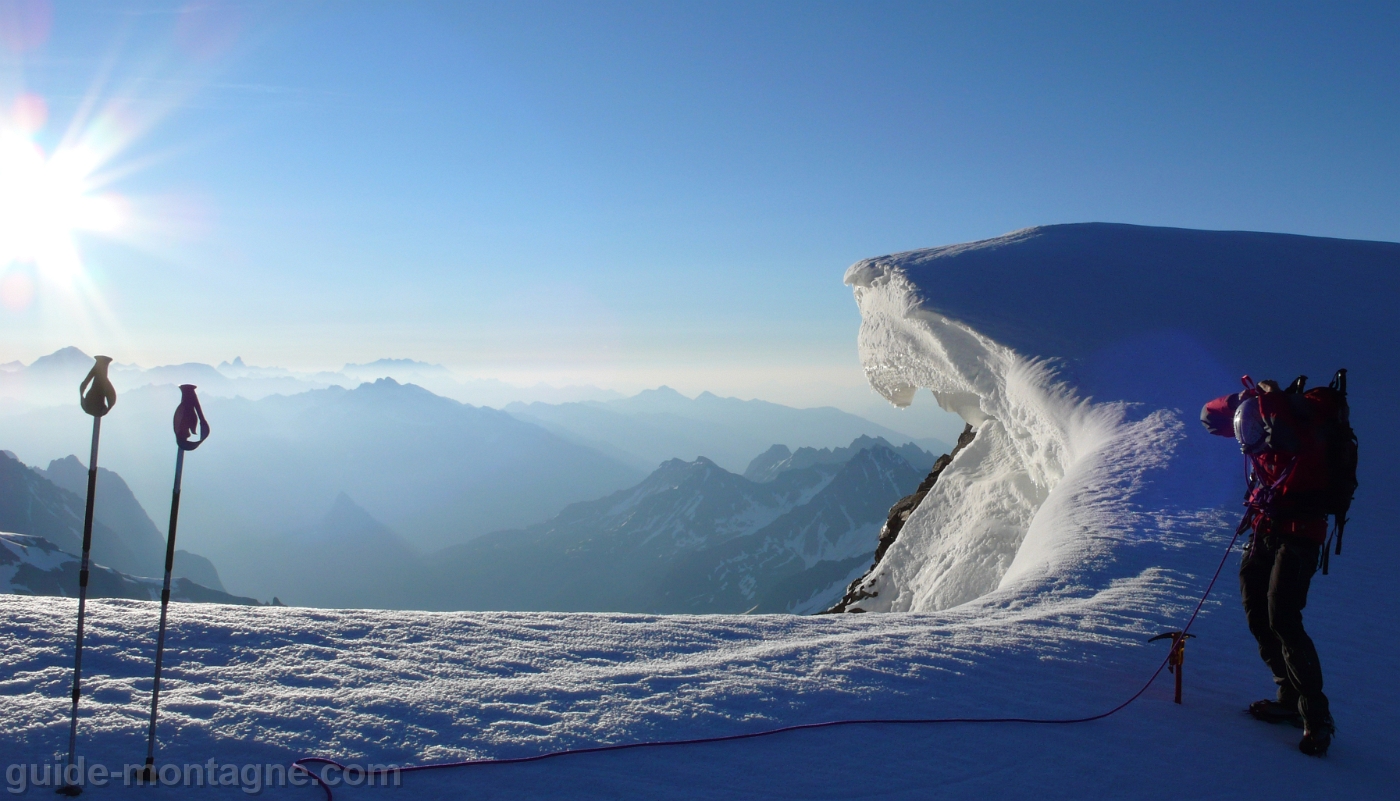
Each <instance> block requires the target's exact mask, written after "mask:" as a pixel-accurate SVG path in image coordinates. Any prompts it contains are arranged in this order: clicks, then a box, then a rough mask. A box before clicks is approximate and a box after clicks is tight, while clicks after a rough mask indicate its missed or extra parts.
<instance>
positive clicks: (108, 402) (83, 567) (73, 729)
mask: <svg viewBox="0 0 1400 801" xmlns="http://www.w3.org/2000/svg"><path fill="white" fill-rule="evenodd" d="M111 363H112V359H111V357H108V356H98V357H96V360H95V363H94V364H93V365H92V369H91V370H89V371H88V374H87V377H86V378H84V379H83V383H82V384H79V385H78V402H79V405H81V406H82V407H83V411H85V412H87V413H88V414H90V415H92V451H91V453H89V454H88V481H87V508H86V510H84V512H83V555H82V562H81V563H80V564H79V567H78V636H77V638H76V642H75V644H74V647H73V708H72V712H71V713H70V714H69V717H68V761H67V762H66V763H64V768H63V779H62V781H61V786H60V787H59V788H58V792H59V793H60V794H62V795H68V796H76V795H79V794H80V793H82V792H83V788H82V786H81V785H82V781H83V779H82V776H79V777H77V779H76V780H75V781H72V782H70V781H68V774H69V773H70V772H71V771H72V770H74V769H75V768H76V762H75V761H74V759H75V757H76V755H77V750H78V698H80V697H81V696H82V681H83V621H84V617H85V616H86V614H87V587H88V561H89V556H90V555H91V552H92V513H93V509H94V504H95V503H96V501H97V441H98V439H99V438H100V437H101V436H102V416H103V415H105V414H106V413H107V412H110V411H111V410H112V407H113V406H115V405H116V403H117V390H116V389H115V388H113V387H112V382H111V381H109V380H108V379H107V367H108V365H110V364H111Z"/></svg>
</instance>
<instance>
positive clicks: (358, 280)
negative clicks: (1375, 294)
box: [0, 0, 1400, 408]
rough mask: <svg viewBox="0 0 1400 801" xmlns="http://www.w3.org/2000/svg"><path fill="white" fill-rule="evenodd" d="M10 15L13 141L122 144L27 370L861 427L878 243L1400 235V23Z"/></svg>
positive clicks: (450, 11)
mask: <svg viewBox="0 0 1400 801" xmlns="http://www.w3.org/2000/svg"><path fill="white" fill-rule="evenodd" d="M4 5H5V6H6V10H5V11H4V12H3V13H4V14H6V15H8V16H6V17H0V19H2V20H5V23H4V24H3V25H0V27H8V32H7V33H5V35H3V36H0V109H3V110H5V114H7V115H8V116H7V117H6V119H7V120H8V124H10V125H11V127H14V125H15V124H17V123H16V122H15V121H16V120H18V119H20V118H21V117H23V114H21V113H20V112H17V111H15V110H14V109H15V108H16V105H15V104H16V102H17V101H18V100H20V99H22V98H30V101H27V102H30V104H31V105H30V106H25V107H24V108H32V98H35V97H37V98H41V99H42V101H43V104H44V106H45V107H46V108H47V115H46V121H45V122H44V124H43V126H42V127H40V128H37V129H33V124H32V123H31V124H30V129H26V130H27V131H28V134H27V135H29V136H30V137H31V138H32V140H33V141H34V142H36V143H38V144H39V145H40V146H41V148H42V149H43V152H44V153H45V154H46V155H49V156H52V155H53V154H54V153H55V152H57V151H58V150H60V149H61V143H62V141H63V138H64V136H65V134H66V135H68V137H69V138H68V140H67V141H69V142H70V143H71V142H72V141H75V135H77V136H76V139H83V138H84V137H85V136H86V137H87V139H88V140H90V141H104V142H107V143H108V145H107V146H106V147H105V148H99V149H100V150H101V152H102V154H103V162H102V164H101V165H100V166H99V167H98V168H97V172H96V175H97V176H98V177H100V178H101V179H102V180H101V181H100V182H99V183H100V185H99V186H96V187H94V188H93V191H94V192H95V193H104V194H105V195H110V196H112V198H114V199H113V200H112V202H114V203H116V204H117V205H116V206H115V207H116V208H118V209H119V211H120V215H119V219H118V218H114V219H118V222H116V223H113V224H112V226H111V229H112V230H107V231H106V232H105V233H94V232H87V231H84V232H80V233H78V234H76V241H77V243H78V251H79V253H80V256H81V270H82V273H81V275H79V276H78V277H76V278H74V277H73V276H71V275H69V276H67V277H65V278H63V279H62V280H57V279H53V280H51V277H47V276H46V275H45V269H46V268H45V267H44V266H43V265H42V264H39V263H38V262H36V261H35V260H34V259H32V258H28V260H26V258H27V257H23V256H21V257H18V258H11V259H10V260H9V262H8V263H7V264H5V265H0V270H4V276H3V277H2V278H0V281H3V282H4V283H3V284H0V287H3V292H0V294H2V295H3V297H0V300H4V301H5V302H4V303H3V304H0V337H2V338H3V343H0V362H4V361H10V360H12V359H19V360H24V361H29V360H31V359H33V358H34V357H36V356H38V355H41V354H43V353H47V352H50V351H52V350H54V349H56V348H58V347H60V346H63V345H67V344H76V345H78V346H80V347H83V348H84V349H85V350H89V351H101V352H107V353H110V354H111V355H113V356H116V357H117V358H118V359H119V360H121V361H133V362H139V363H143V364H159V363H169V362H180V361H206V362H218V361H220V360H223V359H231V358H233V357H234V356H236V355H241V356H243V357H244V359H245V360H246V361H248V362H249V363H261V364H278V365H283V366H290V367H303V368H309V367H338V366H339V365H341V364H343V363H345V362H363V361H368V360H372V359H375V358H380V357H390V356H392V357H411V358H417V359H423V360H426V361H431V362H439V363H443V364H447V365H449V366H451V367H453V368H454V369H457V370H459V371H461V372H462V373H463V374H472V375H483V376H496V377H501V378H505V379H507V380H515V381H517V382H519V381H533V380H547V381H554V382H556V383H558V382H565V381H573V382H589V383H595V384H599V385H602V386H611V387H616V388H619V389H636V388H640V387H643V386H654V385H656V384H660V383H666V384H670V385H672V386H675V387H677V388H680V389H682V390H683V391H689V392H691V393H695V392H699V391H700V390H703V389H710V390H714V391H716V392H720V393H722V394H736V395H740V396H744V397H753V396H759V397H765V398H769V399H773V400H779V401H782V402H788V403H795V404H798V405H816V404H821V403H834V404H839V405H843V406H846V407H848V408H855V407H856V406H859V405H860V404H864V403H869V402H871V401H873V397H872V396H870V395H869V393H868V391H867V390H865V389H864V388H863V387H862V381H861V376H860V370H859V366H858V364H857V363H856V355H855V338H856V330H857V327H858V325H859V318H858V315H857V314H856V310H855V307H854V304H853V302H852V301H851V298H850V294H849V291H848V290H847V289H846V288H845V287H844V286H842V284H841V276H842V272H843V270H844V269H845V267H846V266H847V265H849V264H850V263H852V262H854V261H856V260H858V259H861V258H864V257H868V256H875V255H880V254H884V253H891V252H897V251H901V250H908V249H913V248H918V247H928V246H934V245H940V244H947V243H952V242H959V241H966V240H973V239H980V238H985V237H988V236H995V235H997V234H1001V233H1005V232H1007V231H1010V230H1014V229H1017V228H1022V227H1026V226H1031V225H1039V224H1047V223H1059V222H1077V221H1090V220H1094V221H1116V222H1130V223H1141V224H1152V225H1173V226H1186V227H1199V228H1228V229H1254V230H1268V231H1286V232H1292V233H1302V234H1316V235H1324V236H1338V237H1354V238H1364V239H1384V240H1391V241H1395V240H1400V202H1397V201H1400V198H1397V189H1396V188H1397V187H1400V148H1397V147H1396V146H1395V143H1396V142H1400V92H1397V90H1400V56H1398V55H1397V51H1400V47H1397V42H1400V7H1398V6H1396V5H1395V4H1376V5H1374V6H1365V5H1360V4H1349V5H1347V7H1345V8H1338V7H1333V6H1331V5H1328V6H1323V5H1319V4H1307V5H1296V6H1295V5H1289V4H1279V3H1242V4H1221V3H1172V4H1146V3H1008V4H1001V5H997V4H989V3H854V2H850V3H820V2H802V3H777V2H773V3H757V2H754V3H733V4H730V3H717V2H706V3H660V2H646V3H606V2H587V3H543V4H542V3H528V2H522V3H490V4H471V3H457V2H454V3H408V2H402V3H400V2H392V3H391V2H379V3H369V2H361V3H348V2H347V3H339V2H337V3H329V2H328V3H301V2H279V3H275V4H264V3H205V2H201V3H161V2H133V3H108V2H77V1H74V2H66V3H58V4H54V5H53V6H51V7H49V8H48V10H47V12H46V10H45V6H44V4H43V3H21V4H19V5H15V4H14V3H11V2H9V1H8V0H7V1H6V2H5V4H4ZM46 13H47V16H46ZM84 104H87V105H86V106H85V105H84ZM85 107H86V108H88V109H89V110H90V111H91V113H90V114H86V115H85V114H84V113H83V112H82V109H84V108H85ZM31 117H32V115H31ZM31 129H33V130H31ZM103 137H105V139H103ZM6 180H7V178H6V176H4V175H0V188H3V187H4V182H5V181H6ZM11 189H12V190H14V191H11V193H10V196H11V202H12V203H13V202H15V201H14V197H15V192H16V191H20V190H16V189H15V188H14V187H13V186H12V187H11ZM19 197H21V198H22V197H23V193H22V191H21V193H20V195H19ZM112 198H109V199H112ZM0 244H3V243H0ZM12 250H13V249H12ZM4 253H5V251H4V250H3V249H0V258H3V257H4ZM989 291H992V288H989Z"/></svg>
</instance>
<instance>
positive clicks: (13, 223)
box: [0, 130, 121, 283]
mask: <svg viewBox="0 0 1400 801" xmlns="http://www.w3.org/2000/svg"><path fill="white" fill-rule="evenodd" d="M96 161H97V160H96V159H95V158H92V157H91V156H88V155H86V154H84V153H83V151H82V150H81V149H78V148H74V149H59V150H57V151H56V152H54V153H53V154H52V155H46V154H45V153H44V151H43V149H42V148H41V147H40V146H39V145H38V144H36V143H35V142H34V141H32V140H31V139H30V138H29V137H28V136H26V135H25V134H24V133H23V132H21V131H14V130H4V131H0V265H10V264H14V263H25V262H29V263H32V264H33V265H34V267H35V269H36V270H37V272H38V274H39V277H40V278H41V279H43V280H47V281H53V282H56V283H67V282H69V281H72V280H73V279H74V278H75V277H77V276H78V275H79V273H80V272H81V270H82V257H81V255H80V253H79V250H78V242H77V234H79V233H80V232H83V231H93V232H100V233H114V232H115V231H116V230H117V228H118V227H119V226H120V224H121V209H120V204H119V202H118V201H117V199H116V198H114V197H111V196H107V195H102V194H99V193H97V192H95V191H94V190H93V187H92V186H91V180H90V176H91V175H92V172H93V170H94V169H95V167H96V166H97V164H96Z"/></svg>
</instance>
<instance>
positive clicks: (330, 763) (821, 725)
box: [291, 514, 1252, 801]
mask: <svg viewBox="0 0 1400 801" xmlns="http://www.w3.org/2000/svg"><path fill="white" fill-rule="evenodd" d="M1251 520H1252V516H1251V515H1249V514H1246V515H1245V518H1244V520H1241V521H1240V524H1239V526H1238V527H1237V528H1236V529H1235V535H1234V536H1233V537H1231V538H1230V544H1229V545H1227V546H1226V547H1225V553H1224V554H1223V555H1222V556H1221V557H1220V564H1219V565H1218V566H1216V568H1215V575H1213V576H1211V579H1210V583H1209V584H1207V585H1206V591H1205V593H1204V594H1202V595H1201V599H1200V600H1199V601H1197V602H1196V608H1195V609H1193V610H1192V611H1191V617H1190V618H1188V619H1187V621H1186V625H1185V626H1182V627H1181V633H1182V636H1183V637H1184V636H1185V634H1186V633H1187V632H1189V631H1191V626H1192V625H1193V624H1194V623H1195V622H1196V618H1197V617H1198V616H1199V615H1200V614H1201V608H1202V607H1204V606H1205V603H1206V599H1207V598H1209V597H1210V593H1211V591H1212V590H1214V589H1215V582H1216V581H1217V580H1218V579H1219V578H1220V571H1221V570H1224V569H1225V562H1226V560H1228V559H1229V558H1230V552H1231V551H1233V550H1234V548H1235V543H1236V542H1237V541H1238V540H1239V538H1240V535H1241V534H1243V533H1244V531H1245V529H1247V528H1248V527H1249V525H1250V522H1251ZM1173 653H1174V651H1169V652H1168V654H1167V657H1166V658H1165V659H1163V660H1162V664H1160V665H1158V666H1157V669H1156V670H1155V671H1153V672H1152V675H1151V676H1150V677H1149V678H1148V679H1147V682H1146V683H1145V684H1143V685H1142V688H1141V689H1139V690H1138V691H1137V692H1135V693H1133V695H1132V696H1131V697H1130V698H1128V700H1126V701H1124V702H1123V703H1121V704H1119V705H1118V706H1115V707H1113V708H1112V709H1110V710H1108V711H1107V712H1100V713H1099V714H1097V715H1089V716H1087V717H1082V718H863V719H851V720H825V721H820V722H817V723H795V724H792V725H789V726H779V727H778V728H775V729H764V730H762V731H752V732H744V733H741V734H722V735H717V736H713V737H694V738H690V739H684V740H642V741H639V742H635V743H617V744H614V745H595V746H589V747H587V748H565V749H562V750H559V751H549V752H547V753H543V754H534V755H533V756H523V757H487V758H484V759H468V760H463V761H461V762H439V763H436V764H431V765H406V766H404V767H400V768H375V769H374V770H365V771H364V779H365V780H366V781H368V780H370V779H372V778H373V777H374V776H387V775H389V774H396V773H417V772H420V771H426V770H444V769H447V768H469V767H477V766H480V765H516V764H520V763H523V762H539V761H541V760H544V759H553V758H554V757H561V756H570V755H576V754H598V753H603V752H605V751H627V750H630V749H633V748H659V747H662V746H672V745H700V744H702V743H724V742H731V741H733V740H748V739H752V738H755V737H768V736H771V735H774V734H782V733H784V732H790V731H803V730H807V729H829V728H834V727H836V726H861V725H865V726H887V725H896V724H903V725H926V724H933V723H1034V724H1044V725H1057V724H1062V725H1067V724H1073V723H1091V722H1093V721H1095V720H1103V719H1104V718H1106V717H1109V716H1111V715H1114V714H1117V713H1118V712H1121V711H1122V710H1124V709H1126V708H1127V707H1128V705H1129V704H1131V703H1133V702H1134V701H1136V700H1137V699H1138V698H1141V697H1142V694H1143V693H1145V692H1147V690H1148V688H1149V687H1151V686H1152V683H1153V682H1154V681H1156V680H1157V677H1158V676H1160V675H1162V670H1163V669H1165V668H1166V666H1167V663H1168V662H1169V661H1170V660H1171V658H1172V654H1173ZM312 764H319V765H323V766H325V767H336V768H339V769H340V770H341V771H342V772H344V771H345V770H346V766H345V765H343V764H341V763H340V762H337V761H336V760H334V759H331V758H329V757H303V758H301V759H298V760H296V761H295V762H293V763H292V765H291V767H292V769H293V770H300V771H302V772H303V773H305V774H306V775H307V776H310V777H311V780H312V781H313V782H315V783H316V784H317V785H318V786H319V787H320V788H321V789H322V790H324V791H325V793H326V801H334V796H333V795H332V793H331V787H330V785H329V784H327V783H326V782H325V780H324V779H323V777H322V776H319V775H317V774H316V772H315V771H313V770H311V768H309V767H307V766H308V765H312ZM325 767H323V768H322V772H324V770H325Z"/></svg>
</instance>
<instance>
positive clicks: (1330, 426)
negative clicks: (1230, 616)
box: [1201, 369, 1357, 573]
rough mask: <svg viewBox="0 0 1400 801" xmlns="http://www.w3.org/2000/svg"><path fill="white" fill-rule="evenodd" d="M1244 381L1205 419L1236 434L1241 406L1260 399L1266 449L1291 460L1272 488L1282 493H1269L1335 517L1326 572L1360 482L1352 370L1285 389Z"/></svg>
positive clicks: (1216, 429) (1209, 407)
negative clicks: (1350, 399) (1350, 396)
mask: <svg viewBox="0 0 1400 801" xmlns="http://www.w3.org/2000/svg"><path fill="white" fill-rule="evenodd" d="M1244 382H1245V391H1244V392H1238V393H1235V394H1234V395H1226V396H1224V397H1220V398H1216V399H1215V400H1213V401H1211V402H1210V403H1207V404H1206V405H1205V408H1203V409H1202V410H1201V423H1202V424H1203V425H1204V426H1205V427H1206V430H1207V431H1209V432H1210V433H1212V434H1217V435H1219V436H1224V437H1234V436H1235V430H1234V425H1233V418H1234V415H1235V411H1236V410H1237V409H1238V408H1239V406H1240V404H1241V403H1243V402H1244V401H1245V400H1246V399H1247V398H1250V397H1257V398H1259V399H1260V406H1259V407H1258V408H1259V409H1260V412H1261V422H1262V424H1263V429H1264V432H1263V433H1264V437H1265V442H1266V443H1267V448H1266V451H1265V452H1264V453H1268V454H1277V455H1281V456H1283V457H1284V460H1285V462H1286V463H1289V464H1290V465H1291V467H1290V468H1289V469H1288V470H1287V471H1285V475H1284V476H1283V477H1281V478H1280V483H1279V484H1278V485H1277V486H1275V487H1272V488H1271V489H1272V490H1276V491H1277V494H1274V492H1267V493H1265V495H1268V496H1271V497H1272V498H1273V499H1274V500H1272V501H1271V502H1270V503H1275V502H1278V503H1282V504H1284V505H1286V508H1289V509H1291V510H1293V511H1303V510H1306V511H1307V513H1309V514H1320V515H1331V516H1332V517H1333V519H1334V521H1335V527H1334V529H1333V533H1332V537H1329V538H1328V541H1327V542H1326V543H1324V544H1323V548H1322V572H1323V573H1326V572H1327V568H1328V554H1329V552H1330V551H1331V540H1332V538H1335V539H1336V543H1337V544H1336V553H1337V554H1340V553H1341V552H1342V532H1343V531H1344V530H1345V529H1346V523H1347V512H1348V510H1349V509H1350V508H1351V500H1352V497H1353V495H1355V493H1356V486H1357V482H1356V432H1354V431H1352V428H1351V408H1350V406H1349V405H1348V404H1347V371H1346V370H1345V369H1343V370H1338V371H1337V373H1336V375H1335V376H1333V378H1332V383H1331V384H1329V385H1328V386H1325V387H1314V388H1313V389H1308V390H1305V389H1304V387H1305V386H1306V384H1307V376H1298V378H1297V379H1295V380H1294V381H1293V383H1292V384H1290V385H1289V386H1288V388H1287V389H1285V390H1283V391H1282V392H1281V393H1261V392H1260V391H1259V390H1258V388H1257V387H1256V386H1255V384H1254V382H1253V381H1251V380H1250V379H1249V378H1248V377H1246V378H1245V379H1244ZM1253 453H1255V454H1256V455H1255V456H1253V457H1251V458H1252V459H1260V458H1266V457H1264V453H1260V452H1253ZM1274 458H1277V456H1275V457H1274ZM1253 486H1255V485H1253V484H1251V487H1253ZM1255 497H1257V496H1255Z"/></svg>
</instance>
